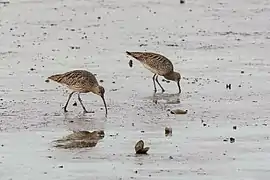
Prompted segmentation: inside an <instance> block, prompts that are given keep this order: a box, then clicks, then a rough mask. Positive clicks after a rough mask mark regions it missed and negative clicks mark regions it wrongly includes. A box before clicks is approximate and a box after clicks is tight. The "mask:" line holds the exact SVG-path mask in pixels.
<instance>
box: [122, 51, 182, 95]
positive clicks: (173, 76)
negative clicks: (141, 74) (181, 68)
mask: <svg viewBox="0 0 270 180" xmlns="http://www.w3.org/2000/svg"><path fill="white" fill-rule="evenodd" d="M126 54H127V55H129V56H131V57H133V58H135V59H136V60H138V61H140V62H141V63H142V64H143V66H144V67H145V68H146V69H148V70H150V71H151V72H152V73H154V76H153V83H154V92H157V88H156V83H155V82H157V84H158V85H159V87H160V88H161V91H162V92H165V89H164V88H163V87H162V86H161V84H160V83H159V81H158V76H163V77H164V78H165V79H167V80H171V81H175V82H176V83H177V86H178V90H179V91H178V92H179V94H180V93H181V86H180V80H181V75H180V73H178V72H175V71H174V67H173V64H172V62H171V61H170V60H169V59H168V58H166V57H165V56H163V55H161V54H157V53H152V52H129V51H126Z"/></svg>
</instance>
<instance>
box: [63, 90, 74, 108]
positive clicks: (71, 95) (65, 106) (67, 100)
mask: <svg viewBox="0 0 270 180" xmlns="http://www.w3.org/2000/svg"><path fill="white" fill-rule="evenodd" d="M74 93H75V91H73V92H72V93H70V95H69V96H68V100H67V102H66V105H65V106H64V112H68V111H67V106H68V103H69V100H70V98H71V96H72V95H73V94H74Z"/></svg>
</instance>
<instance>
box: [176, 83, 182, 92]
mask: <svg viewBox="0 0 270 180" xmlns="http://www.w3.org/2000/svg"><path fill="white" fill-rule="evenodd" d="M177 86H178V89H179V94H180V93H181V86H180V81H177Z"/></svg>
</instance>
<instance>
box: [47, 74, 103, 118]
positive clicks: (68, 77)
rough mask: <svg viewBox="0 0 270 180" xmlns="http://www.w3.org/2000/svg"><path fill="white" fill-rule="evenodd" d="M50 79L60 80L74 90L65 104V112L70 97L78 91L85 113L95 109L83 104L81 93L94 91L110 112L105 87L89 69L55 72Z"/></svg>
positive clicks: (59, 81)
mask: <svg viewBox="0 0 270 180" xmlns="http://www.w3.org/2000/svg"><path fill="white" fill-rule="evenodd" d="M48 79H50V80H53V81H55V82H58V83H60V84H63V85H66V86H67V87H68V88H69V89H71V90H72V92H71V93H70V95H69V97H68V100H67V102H66V104H65V106H64V112H67V106H68V103H69V100H70V98H71V97H72V95H73V94H74V93H76V92H77V93H78V100H79V102H80V104H81V106H82V108H83V111H84V113H93V111H87V110H86V108H85V106H84V105H83V102H82V99H81V97H80V94H81V93H89V92H92V93H94V94H97V95H99V96H100V97H101V98H102V100H103V103H104V107H105V112H106V116H107V114H108V112H107V111H108V110H107V105H106V102H105V98H104V94H105V89H104V88H103V87H102V86H100V85H99V84H98V82H97V79H96V77H95V76H94V75H93V74H92V73H91V72H89V71H85V70H73V71H69V72H66V73H63V74H55V75H52V76H50V77H48Z"/></svg>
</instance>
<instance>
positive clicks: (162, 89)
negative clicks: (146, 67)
mask: <svg viewBox="0 0 270 180" xmlns="http://www.w3.org/2000/svg"><path fill="white" fill-rule="evenodd" d="M156 81H157V83H158V85H159V87H160V88H161V91H162V93H164V92H165V90H164V88H163V87H162V86H161V84H160V83H159V82H158V75H156Z"/></svg>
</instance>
